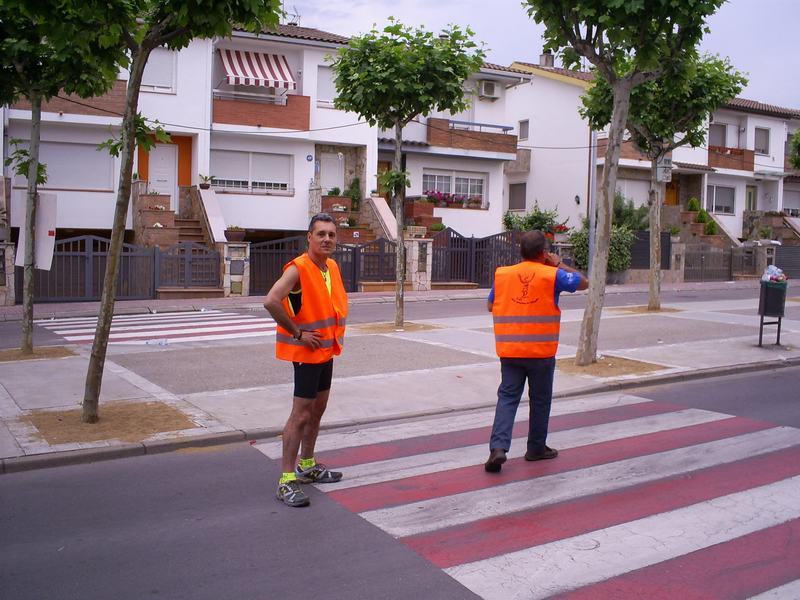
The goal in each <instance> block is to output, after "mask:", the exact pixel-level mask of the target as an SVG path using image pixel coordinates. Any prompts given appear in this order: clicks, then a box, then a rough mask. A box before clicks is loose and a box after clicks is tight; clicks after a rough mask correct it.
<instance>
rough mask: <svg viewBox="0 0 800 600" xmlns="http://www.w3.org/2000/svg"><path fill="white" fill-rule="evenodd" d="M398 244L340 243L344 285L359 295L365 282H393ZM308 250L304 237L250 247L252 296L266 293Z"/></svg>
mask: <svg viewBox="0 0 800 600" xmlns="http://www.w3.org/2000/svg"><path fill="white" fill-rule="evenodd" d="M396 248H397V244H395V243H394V242H390V241H388V240H386V239H383V238H380V239H377V240H375V241H373V242H368V243H366V244H352V245H351V244H340V245H339V246H337V248H336V251H335V252H334V253H333V259H334V260H335V261H336V263H337V264H338V265H339V270H340V271H341V273H342V282H343V283H344V288H345V290H346V291H348V292H356V291H358V289H359V285H360V283H361V282H362V281H394V280H395V267H396V260H397V258H396ZM305 250H306V238H305V236H298V237H292V238H283V239H280V240H274V241H270V242H258V243H255V244H252V245H251V246H250V295H251V296H255V295H262V294H266V293H267V291H268V290H269V289H270V288H271V287H272V285H273V284H274V283H275V282H276V281H277V280H278V278H279V277H280V276H281V273H283V267H284V265H285V264H286V263H288V262H289V261H290V260H292V259H293V258H295V257H296V256H299V255H300V254H302V253H303V252H305Z"/></svg>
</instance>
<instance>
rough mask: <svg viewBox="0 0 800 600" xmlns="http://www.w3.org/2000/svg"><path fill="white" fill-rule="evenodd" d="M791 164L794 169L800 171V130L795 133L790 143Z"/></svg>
mask: <svg viewBox="0 0 800 600" xmlns="http://www.w3.org/2000/svg"><path fill="white" fill-rule="evenodd" d="M789 164H791V165H792V168H794V169H800V129H798V130H797V131H795V132H794V135H793V136H792V139H791V141H790V142H789Z"/></svg>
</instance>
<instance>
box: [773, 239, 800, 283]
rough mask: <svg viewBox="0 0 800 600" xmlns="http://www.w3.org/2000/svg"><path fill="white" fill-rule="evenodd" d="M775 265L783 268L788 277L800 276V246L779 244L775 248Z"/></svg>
mask: <svg viewBox="0 0 800 600" xmlns="http://www.w3.org/2000/svg"><path fill="white" fill-rule="evenodd" d="M775 266H776V267H780V268H781V269H783V272H784V273H786V276H787V277H791V278H796V277H800V246H778V247H777V248H776V249H775Z"/></svg>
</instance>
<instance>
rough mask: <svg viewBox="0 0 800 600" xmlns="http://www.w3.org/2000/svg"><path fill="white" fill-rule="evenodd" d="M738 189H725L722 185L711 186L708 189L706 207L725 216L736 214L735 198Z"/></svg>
mask: <svg viewBox="0 0 800 600" xmlns="http://www.w3.org/2000/svg"><path fill="white" fill-rule="evenodd" d="M735 195H736V189H735V188H732V187H723V186H721V185H709V186H708V187H707V188H706V207H707V210H709V211H711V212H715V213H722V214H725V215H732V214H733V213H734V208H735V203H734V197H735Z"/></svg>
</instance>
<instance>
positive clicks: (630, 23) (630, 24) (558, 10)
mask: <svg viewBox="0 0 800 600" xmlns="http://www.w3.org/2000/svg"><path fill="white" fill-rule="evenodd" d="M723 2H724V0H652V1H648V2H643V1H641V0H640V1H636V2H624V1H622V0H526V1H525V4H526V5H527V6H528V14H529V15H530V16H531V17H532V18H533V19H534V21H536V22H537V23H541V24H543V25H544V26H545V33H544V39H545V43H544V49H545V50H554V51H557V52H561V54H562V60H563V62H564V64H565V65H566V66H567V67H570V66H574V65H576V64H578V63H579V62H580V57H584V58H586V59H587V60H588V61H589V62H590V63H591V64H592V65H593V67H594V68H595V70H596V71H597V73H598V75H599V76H600V77H602V78H603V79H605V80H606V81H607V82H608V84H609V86H610V87H611V92H612V98H613V101H612V110H611V119H610V126H609V130H608V144H607V147H606V154H605V161H604V163H603V176H602V180H601V184H600V198H599V203H598V210H597V228H596V229H597V245H596V248H595V253H594V257H593V260H592V270H591V273H590V274H589V280H590V286H589V298H588V300H587V303H586V309H585V311H584V314H583V322H582V323H581V333H580V337H579V339H578V351H577V353H576V356H575V362H576V364H578V365H582V366H585V365H588V364H591V363H593V362H595V361H596V360H597V336H598V333H599V330H600V317H601V313H602V310H603V298H604V295H605V273H606V267H607V264H608V252H609V244H610V238H611V209H612V202H613V198H614V191H615V190H616V184H617V170H618V168H619V156H620V149H621V145H622V140H623V134H624V132H625V127H626V124H627V120H628V111H629V107H630V95H631V90H633V89H634V88H635V87H636V86H638V85H641V84H642V83H644V82H646V81H650V80H653V79H657V78H658V77H659V76H660V75H662V73H663V66H662V65H665V64H667V65H668V64H673V63H674V62H675V60H676V58H678V57H680V56H690V55H692V54H694V53H696V49H695V47H696V45H697V43H698V42H699V41H700V39H701V38H702V35H703V32H704V29H705V25H704V23H705V19H706V17H708V16H709V15H711V14H713V13H714V12H715V11H716V10H717V8H718V7H719V6H720V5H722V3H723Z"/></svg>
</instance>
